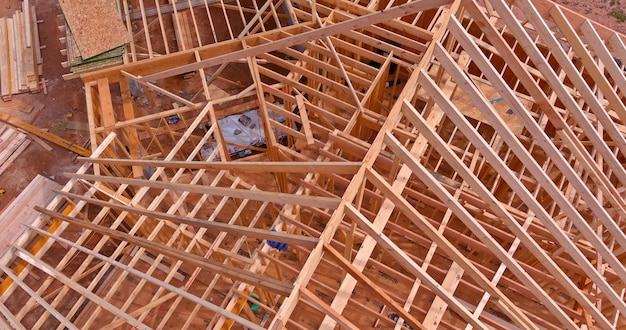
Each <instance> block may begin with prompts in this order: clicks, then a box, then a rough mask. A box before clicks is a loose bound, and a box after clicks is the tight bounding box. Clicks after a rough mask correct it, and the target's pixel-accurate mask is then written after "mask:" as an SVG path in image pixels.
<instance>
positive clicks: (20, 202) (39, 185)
mask: <svg viewBox="0 0 626 330" xmlns="http://www.w3.org/2000/svg"><path fill="white" fill-rule="evenodd" d="M60 187H61V186H60V185H59V184H58V183H56V182H54V181H52V180H50V179H48V178H46V177H44V176H41V175H37V176H36V177H35V178H34V179H33V180H32V181H31V182H30V183H29V184H28V186H26V188H24V190H22V192H21V193H20V194H19V195H18V196H17V197H16V198H15V200H14V201H13V202H12V203H11V204H9V205H8V206H7V207H6V208H5V209H4V211H2V213H1V214H0V255H2V254H4V253H5V252H6V251H8V250H9V249H10V247H11V244H13V242H14V241H15V240H16V239H17V238H18V237H19V236H20V235H21V234H22V233H23V232H24V231H25V230H26V227H24V226H22V225H21V224H22V223H28V224H30V223H32V222H33V220H35V219H36V218H37V216H38V215H39V212H37V211H35V210H34V209H33V208H34V207H35V206H36V205H47V204H48V203H50V201H52V199H53V198H54V196H55V194H54V193H53V192H52V189H58V188H60Z"/></svg>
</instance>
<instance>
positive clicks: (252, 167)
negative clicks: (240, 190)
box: [78, 157, 361, 174]
mask: <svg viewBox="0 0 626 330" xmlns="http://www.w3.org/2000/svg"><path fill="white" fill-rule="evenodd" d="M78 160H81V161H85V162H90V163H94V164H113V165H123V166H152V167H165V168H188V169H214V170H231V171H234V172H238V173H270V172H287V173H334V174H354V173H356V172H357V171H358V170H359V168H360V167H361V163H360V162H257V161H246V162H230V163H224V162H197V161H175V160H169V161H162V160H132V159H116V158H86V157H79V158H78Z"/></svg>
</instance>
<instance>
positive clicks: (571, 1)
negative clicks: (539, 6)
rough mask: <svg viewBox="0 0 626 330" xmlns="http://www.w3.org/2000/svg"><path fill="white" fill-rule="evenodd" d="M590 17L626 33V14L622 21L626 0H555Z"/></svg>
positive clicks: (625, 11) (625, 12)
mask: <svg viewBox="0 0 626 330" xmlns="http://www.w3.org/2000/svg"><path fill="white" fill-rule="evenodd" d="M553 2H555V3H558V4H560V5H562V6H564V7H567V8H569V9H571V10H573V11H575V12H577V13H579V14H581V15H584V16H586V17H588V18H589V19H591V20H593V21H596V22H599V23H601V24H602V25H604V26H606V27H608V28H611V29H612V30H615V31H617V32H619V33H622V34H626V16H624V17H622V19H624V20H622V21H620V20H619V19H618V18H617V17H615V16H618V17H621V16H620V14H619V13H620V11H621V13H623V14H625V15H626V0H553Z"/></svg>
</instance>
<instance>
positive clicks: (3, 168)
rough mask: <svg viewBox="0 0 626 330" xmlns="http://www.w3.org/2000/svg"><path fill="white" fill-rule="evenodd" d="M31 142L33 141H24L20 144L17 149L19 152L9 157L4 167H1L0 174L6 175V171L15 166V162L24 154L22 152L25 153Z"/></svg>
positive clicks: (16, 151)
mask: <svg viewBox="0 0 626 330" xmlns="http://www.w3.org/2000/svg"><path fill="white" fill-rule="evenodd" d="M30 142H31V140H24V142H22V143H21V144H20V146H19V148H17V150H15V152H13V153H12V154H11V157H9V158H8V159H7V160H6V161H5V162H4V163H3V164H2V166H0V174H2V173H4V171H6V170H7V169H8V168H9V167H10V166H11V165H13V162H14V161H15V160H16V159H17V158H18V157H19V156H20V155H21V154H22V152H24V150H26V148H27V147H28V145H29V144H30Z"/></svg>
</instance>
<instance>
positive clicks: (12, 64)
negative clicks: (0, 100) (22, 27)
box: [6, 18, 19, 98]
mask: <svg viewBox="0 0 626 330" xmlns="http://www.w3.org/2000/svg"><path fill="white" fill-rule="evenodd" d="M6 23H7V42H8V47H7V48H8V50H9V70H8V72H9V75H10V79H9V82H10V86H11V94H18V93H19V91H18V86H17V79H18V78H17V77H18V75H17V59H16V56H17V55H16V44H15V32H14V25H13V18H7V20H6ZM9 98H10V96H9Z"/></svg>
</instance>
